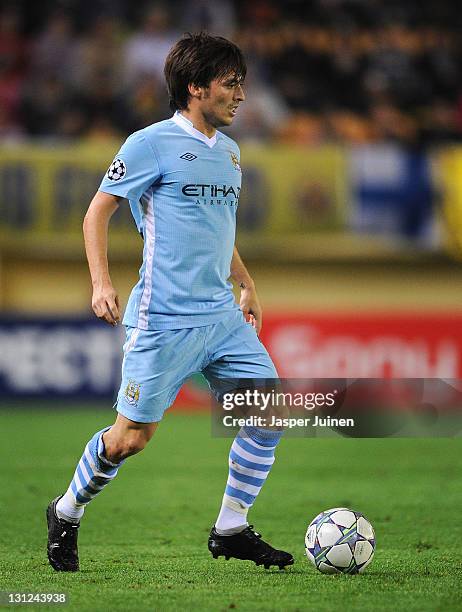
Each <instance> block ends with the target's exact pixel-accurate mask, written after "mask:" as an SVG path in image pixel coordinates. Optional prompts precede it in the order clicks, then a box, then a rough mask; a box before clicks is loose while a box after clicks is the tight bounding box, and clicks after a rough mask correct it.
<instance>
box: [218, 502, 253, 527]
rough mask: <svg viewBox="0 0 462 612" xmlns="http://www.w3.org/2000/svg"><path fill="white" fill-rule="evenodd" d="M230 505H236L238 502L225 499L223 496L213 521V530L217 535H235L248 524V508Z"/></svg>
mask: <svg viewBox="0 0 462 612" xmlns="http://www.w3.org/2000/svg"><path fill="white" fill-rule="evenodd" d="M230 502H231V503H230ZM231 505H236V506H237V505H238V504H236V503H235V502H232V501H231V500H227V499H226V497H225V498H223V503H222V504H221V508H220V513H219V515H218V518H217V522H216V523H215V530H216V532H217V533H218V534H219V535H235V534H236V533H239V532H241V531H242V530H243V529H245V528H246V527H247V526H248V522H247V511H248V508H244V507H242V506H240V507H239V508H237V509H233V508H232V507H230V506H231Z"/></svg>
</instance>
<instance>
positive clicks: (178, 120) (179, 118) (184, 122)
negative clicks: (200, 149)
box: [172, 111, 217, 148]
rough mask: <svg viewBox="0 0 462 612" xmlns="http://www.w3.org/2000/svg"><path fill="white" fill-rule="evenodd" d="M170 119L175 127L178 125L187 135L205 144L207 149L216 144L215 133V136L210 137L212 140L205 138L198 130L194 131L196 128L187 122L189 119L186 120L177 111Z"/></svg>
mask: <svg viewBox="0 0 462 612" xmlns="http://www.w3.org/2000/svg"><path fill="white" fill-rule="evenodd" d="M172 119H173V121H174V122H175V123H176V124H177V125H179V126H180V127H181V128H183V130H184V131H185V132H187V133H188V134H190V135H191V136H193V137H194V138H197V139H199V140H202V142H205V144H206V145H207V146H208V147H210V148H212V147H213V146H214V145H215V143H216V142H217V132H215V134H214V135H213V136H212V138H209V137H208V136H206V135H205V134H203V133H202V132H200V131H199V130H196V128H195V127H194V126H193V124H192V123H191V121H189V119H186V117H185V116H184V115H182V114H181V113H180V112H179V111H176V113H175V114H174V115H173V117H172Z"/></svg>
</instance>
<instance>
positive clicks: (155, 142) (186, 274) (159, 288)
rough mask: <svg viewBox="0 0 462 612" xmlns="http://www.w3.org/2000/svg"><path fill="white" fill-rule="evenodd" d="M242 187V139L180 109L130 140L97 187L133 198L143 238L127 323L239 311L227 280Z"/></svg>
mask: <svg viewBox="0 0 462 612" xmlns="http://www.w3.org/2000/svg"><path fill="white" fill-rule="evenodd" d="M240 189H241V168H240V165H239V148H238V146H237V144H236V143H235V142H234V141H233V140H231V139H230V138H228V137H227V136H225V135H224V134H222V133H221V132H216V134H215V135H214V136H213V137H212V138H208V137H207V136H206V135H205V134H203V133H202V132H199V131H198V130H196V129H195V128H194V127H193V125H192V123H191V122H190V121H188V120H187V119H186V118H185V117H184V116H183V115H181V114H180V113H175V115H174V116H173V117H172V118H171V119H168V120H166V121H161V122H159V123H155V124H153V125H150V126H148V127H146V128H144V129H142V130H140V131H139V132H135V133H134V134H132V135H131V136H130V137H129V138H128V139H127V140H126V141H125V143H124V144H123V145H122V148H121V149H120V151H119V153H118V154H117V155H116V158H115V159H114V161H113V162H112V164H111V166H110V168H109V170H108V172H107V174H106V176H105V177H104V179H103V181H102V183H101V185H100V191H103V192H105V193H110V194H112V195H117V196H121V197H124V198H127V199H128V200H129V202H130V208H131V212H132V214H133V217H134V219H135V223H136V226H137V228H138V231H139V232H140V234H141V236H142V237H143V239H144V249H143V263H142V266H141V269H140V279H139V281H138V283H137V284H136V286H135V287H134V288H133V291H132V293H131V295H130V299H129V301H128V304H127V308H126V310H125V315H124V319H123V323H124V324H125V325H128V326H131V327H138V328H140V329H144V330H162V329H183V328H193V327H202V326H205V325H210V324H212V323H215V322H217V321H218V320H220V318H221V317H223V316H224V315H226V314H228V313H230V312H231V311H233V310H236V309H237V308H238V306H237V304H236V303H235V300H234V296H233V293H232V285H231V283H230V282H229V281H228V278H229V276H230V264H231V258H232V254H233V248H234V240H235V230H236V209H237V206H238V201H239V192H240Z"/></svg>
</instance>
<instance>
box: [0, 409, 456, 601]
mask: <svg viewBox="0 0 462 612" xmlns="http://www.w3.org/2000/svg"><path fill="white" fill-rule="evenodd" d="M0 418H1V462H0V477H1V482H0V491H1V495H0V552H1V555H0V590H8V591H21V592H25V591H27V592H30V591H39V592H42V593H43V592H46V593H50V592H65V593H67V594H68V596H69V604H68V605H66V606H65V609H67V610H75V611H79V612H81V611H86V610H92V611H100V610H101V611H108V610H111V611H112V610H123V611H127V610H130V611H131V610H136V611H138V610H156V611H157V610H160V611H162V612H163V611H164V610H167V611H168V610H179V609H185V610H194V611H196V610H197V611H203V610H214V611H219V610H229V609H236V610H243V611H244V610H258V611H262V610H263V611H265V610H275V611H276V610H277V611H281V610H283V611H289V610H290V611H295V610H314V611H316V612H317V611H323V610H326V611H339V610H342V611H344V610H347V611H349V610H361V611H362V610H371V611H372V610H374V611H377V610H379V611H380V610H393V611H397V610H406V611H414V610H415V611H419V612H422V611H424V610H431V611H434V610H441V611H443V610H444V611H448V610H451V611H452V610H462V588H461V585H462V557H461V550H462V521H461V508H462V487H461V479H460V476H461V473H462V471H461V462H462V440H461V439H460V438H459V439H434V440H430V439H424V440H415V439H413V440H407V439H385V440H351V439H345V438H329V439H326V438H325V439H311V438H296V439H295V438H291V439H286V440H283V441H282V442H281V445H280V447H279V448H278V451H277V461H276V463H275V467H274V469H273V471H272V473H271V475H270V477H269V479H268V482H267V483H266V485H265V487H264V488H263V490H262V493H261V495H260V497H259V499H258V501H257V503H256V505H255V508H254V509H253V510H252V511H251V514H250V515H249V518H250V522H251V523H253V524H255V527H256V529H257V530H258V531H261V532H262V534H263V536H264V537H265V538H266V539H267V540H268V541H270V542H271V543H272V544H273V545H275V546H278V547H281V548H285V549H286V550H289V551H291V552H292V553H293V554H294V556H295V558H296V559H295V565H294V566H293V567H292V568H289V569H287V570H286V571H282V572H280V571H277V570H276V569H272V570H270V571H265V570H264V569H263V568H262V567H258V568H257V567H256V566H255V565H254V564H253V563H250V562H243V561H237V560H230V561H228V562H227V561H225V560H224V559H223V558H220V559H219V560H214V559H212V557H211V555H210V554H209V552H208V550H207V536H208V532H209V530H210V527H211V525H212V523H213V521H214V519H215V517H216V513H217V509H218V507H219V504H220V501H221V496H222V494H223V488H224V484H225V481H226V475H227V454H228V449H229V446H230V443H231V440H230V439H217V438H213V437H212V436H211V433H210V431H211V425H210V419H209V417H208V416H207V415H187V414H174V413H172V414H167V416H166V418H165V420H164V422H163V423H162V424H161V425H160V427H159V429H158V431H157V433H156V434H155V436H154V438H153V440H152V441H151V443H150V445H149V446H148V448H147V449H146V450H145V451H144V452H143V453H141V454H140V455H138V456H136V457H133V458H131V459H130V460H128V461H127V463H126V464H125V465H124V466H123V468H122V469H121V470H120V472H119V475H118V477H117V479H116V480H115V481H114V482H113V483H111V485H110V486H109V487H108V488H107V489H106V490H105V491H104V492H103V493H102V494H101V495H100V496H99V497H98V498H97V499H96V500H95V501H94V502H93V503H92V504H91V505H90V506H89V507H88V509H87V512H86V516H85V519H84V521H83V523H82V528H81V533H80V558H81V572H80V573H78V574H59V573H55V572H54V571H53V570H52V569H51V568H50V567H49V566H48V563H47V561H46V553H45V542H46V535H45V507H46V505H47V503H48V502H49V500H50V499H51V498H52V497H54V496H55V495H57V494H58V493H59V492H61V491H63V490H64V489H65V487H66V486H67V484H68V481H69V479H70V478H71V476H72V473H73V470H74V466H75V464H76V462H77V460H78V459H79V457H80V454H81V451H82V449H83V447H84V445H85V444H86V442H87V441H88V439H89V438H90V436H91V435H92V434H93V433H94V432H95V431H96V430H97V429H100V428H102V427H103V426H105V425H107V424H109V423H111V422H112V421H111V420H112V418H113V414H112V413H111V412H110V411H109V410H101V409H95V410H88V409H85V410H65V409H63V410H62V411H54V412H51V411H48V412H47V411H44V410H31V409H28V410H27V411H26V410H14V411H13V410H4V411H2V412H1V413H0ZM333 506H349V507H351V508H354V509H357V510H359V511H361V512H363V513H364V514H365V515H366V516H367V517H368V518H369V520H370V521H371V522H372V524H373V526H374V528H375V531H376V537H377V550H376V555H375V559H374V561H373V562H372V564H371V566H370V567H369V568H368V570H367V572H366V573H365V574H364V575H362V576H324V575H322V574H320V573H318V572H317V571H316V570H314V568H312V567H311V565H310V564H309V562H308V561H307V559H306V558H305V555H304V533H305V530H306V527H307V525H308V523H309V522H310V521H311V519H312V518H313V517H314V516H315V515H316V514H318V512H320V511H321V510H325V509H327V508H330V507H333ZM54 608H56V606H55V607H54ZM41 609H45V607H44V606H42V608H41ZM46 609H53V607H48V608H46Z"/></svg>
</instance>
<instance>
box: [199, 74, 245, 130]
mask: <svg viewBox="0 0 462 612" xmlns="http://www.w3.org/2000/svg"><path fill="white" fill-rule="evenodd" d="M244 100H245V95H244V90H243V89H242V82H241V81H238V80H237V79H236V78H235V75H230V76H227V77H225V78H224V79H222V80H216V79H215V80H213V81H212V82H211V83H210V86H209V87H207V88H206V89H205V90H204V95H203V97H202V100H201V106H202V109H201V110H202V114H203V115H204V118H205V119H206V121H207V122H208V123H209V124H210V125H212V126H213V127H215V128H217V127H220V126H223V125H225V126H226V125H231V123H232V122H233V119H234V117H235V115H236V113H237V109H238V107H239V104H240V103H241V102H243V101H244Z"/></svg>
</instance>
